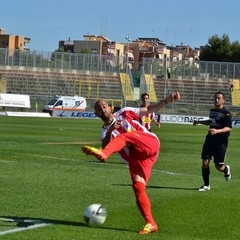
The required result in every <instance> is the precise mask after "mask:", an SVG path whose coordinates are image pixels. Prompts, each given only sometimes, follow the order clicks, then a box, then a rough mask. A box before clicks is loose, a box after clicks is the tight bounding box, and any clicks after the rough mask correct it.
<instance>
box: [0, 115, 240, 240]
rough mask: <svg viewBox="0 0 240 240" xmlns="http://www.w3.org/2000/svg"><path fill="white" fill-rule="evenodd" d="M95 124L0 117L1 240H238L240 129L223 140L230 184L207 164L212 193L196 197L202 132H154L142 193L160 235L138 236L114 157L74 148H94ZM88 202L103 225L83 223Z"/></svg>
mask: <svg viewBox="0 0 240 240" xmlns="http://www.w3.org/2000/svg"><path fill="white" fill-rule="evenodd" d="M101 126H102V122H101V121H99V120H88V119H61V118H59V119H57V118H24V117H0V128H1V130H0V196H1V197H0V237H1V239H4V240H5V239H6V240H19V239H21V240H40V239H44V240H79V239H84V240H88V239H89V240H90V239H91V240H95V239H96V240H101V239H103V240H108V239H109V240H110V239H111V240H112V239H114V240H117V239H119V240H123V239H124V240H125V239H131V240H134V239H140V238H144V239H164V240H170V239H177V240H181V239H182V240H193V239H194V240H195V239H198V240H207V239H209V240H210V239H211V240H213V239H218V240H219V239H239V219H240V211H239V210H240V207H239V206H240V205H239V199H240V187H239V185H240V184H239V182H240V178H239V176H240V173H239V170H240V161H239V156H240V148H239V136H240V129H238V128H234V129H233V130H232V133H231V136H230V139H229V148H228V152H227V160H226V162H227V163H228V164H229V165H230V166H231V170H232V179H231V181H230V182H225V180H224V177H223V174H222V173H220V172H218V171H217V170H215V168H214V165H213V163H211V165H210V167H211V175H210V183H211V191H209V192H199V191H197V188H198V187H200V186H201V184H202V178H201V160H200V153H201V148H202V144H203V141H204V138H205V134H206V132H207V127H206V126H195V127H193V126H192V125H174V124H162V125H161V128H160V129H157V128H155V126H153V131H154V132H155V133H156V134H157V135H158V136H159V138H160V140H161V152H160V156H159V160H158V162H157V163H156V164H155V165H154V168H153V172H152V176H151V179H150V181H149V184H148V187H147V192H148V194H149V197H150V200H151V203H152V212H153V215H154V217H155V220H156V221H157V223H158V225H159V228H160V230H159V232H158V233H154V234H150V235H146V236H139V234H138V233H137V231H138V230H140V228H142V227H143V225H144V221H143V219H142V217H141V215H140V213H139V212H138V209H137V207H136V204H135V198H134V195H133V191H132V188H131V182H130V177H129V173H128V168H127V165H126V164H124V163H122V162H121V160H120V159H119V158H118V156H117V155H112V156H111V157H110V158H109V160H108V162H107V163H105V164H102V163H99V162H98V161H97V160H96V159H94V158H93V157H91V156H86V155H85V154H83V153H82V152H81V150H80V149H81V146H82V145H85V143H86V144H88V145H93V146H96V147H99V146H100V143H99V138H100V128H101ZM91 203H101V204H103V205H104V206H105V207H106V209H107V212H108V216H107V220H106V222H105V223H104V224H103V225H102V226H99V227H96V228H95V227H94V228H93V227H87V226H86V225H85V223H84V220H83V218H82V214H83V211H84V209H85V208H86V207H87V206H88V205H89V204H91ZM43 223H44V224H45V225H41V224H43ZM24 230H25V231H24ZM14 231H15V232H14Z"/></svg>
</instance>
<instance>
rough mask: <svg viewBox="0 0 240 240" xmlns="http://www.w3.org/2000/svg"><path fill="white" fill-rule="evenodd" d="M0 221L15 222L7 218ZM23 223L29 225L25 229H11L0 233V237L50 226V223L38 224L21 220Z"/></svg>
mask: <svg viewBox="0 0 240 240" xmlns="http://www.w3.org/2000/svg"><path fill="white" fill-rule="evenodd" d="M0 221H5V222H17V221H15V220H14V219H9V218H0ZM23 223H29V224H31V225H30V226H27V227H18V228H12V229H9V230H6V231H0V236H3V235H7V234H11V233H16V232H22V231H26V230H31V229H35V228H40V227H46V226H48V225H52V223H44V222H39V221H37V223H36V221H34V220H23Z"/></svg>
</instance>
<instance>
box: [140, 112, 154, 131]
mask: <svg viewBox="0 0 240 240" xmlns="http://www.w3.org/2000/svg"><path fill="white" fill-rule="evenodd" d="M154 118H155V113H154V112H153V113H149V114H146V115H144V116H143V117H141V118H139V122H140V123H141V124H142V125H143V126H144V127H145V128H146V129H147V130H150V129H151V122H152V121H153V119H154Z"/></svg>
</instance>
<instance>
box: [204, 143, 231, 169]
mask: <svg viewBox="0 0 240 240" xmlns="http://www.w3.org/2000/svg"><path fill="white" fill-rule="evenodd" d="M226 150H227V144H226V143H222V142H214V141H211V140H208V139H206V141H205V142H204V144H203V148H202V160H206V159H208V160H211V159H212V158H213V159H214V163H215V164H216V165H218V166H221V165H224V160H225V155H226Z"/></svg>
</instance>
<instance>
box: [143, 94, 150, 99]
mask: <svg viewBox="0 0 240 240" xmlns="http://www.w3.org/2000/svg"><path fill="white" fill-rule="evenodd" d="M145 96H148V98H149V94H148V93H143V94H142V95H141V99H143V98H144V97H145Z"/></svg>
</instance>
